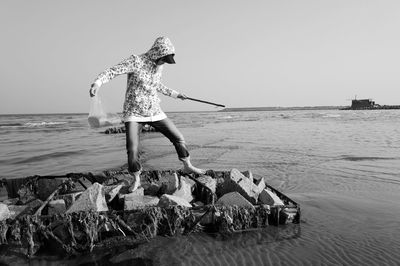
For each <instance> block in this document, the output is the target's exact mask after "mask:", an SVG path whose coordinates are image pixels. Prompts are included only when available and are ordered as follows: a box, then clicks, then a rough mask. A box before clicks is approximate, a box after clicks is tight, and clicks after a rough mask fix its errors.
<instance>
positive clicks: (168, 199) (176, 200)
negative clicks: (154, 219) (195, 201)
mask: <svg viewBox="0 0 400 266" xmlns="http://www.w3.org/2000/svg"><path fill="white" fill-rule="evenodd" d="M157 206H158V207H161V208H169V207H172V206H182V207H188V208H190V207H192V205H191V204H190V203H189V202H188V201H187V200H185V199H182V198H180V197H177V196H172V195H168V194H164V195H162V196H161V198H160V201H159V202H158V205H157Z"/></svg>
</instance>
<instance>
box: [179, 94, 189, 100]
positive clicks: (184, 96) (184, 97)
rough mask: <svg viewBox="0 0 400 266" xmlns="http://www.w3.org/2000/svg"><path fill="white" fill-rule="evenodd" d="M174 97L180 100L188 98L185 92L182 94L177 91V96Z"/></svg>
mask: <svg viewBox="0 0 400 266" xmlns="http://www.w3.org/2000/svg"><path fill="white" fill-rule="evenodd" d="M176 97H177V98H179V99H181V100H186V99H187V98H188V97H187V96H186V95H185V94H182V93H179V94H178V96H176Z"/></svg>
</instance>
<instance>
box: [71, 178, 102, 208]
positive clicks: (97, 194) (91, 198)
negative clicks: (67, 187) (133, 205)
mask: <svg viewBox="0 0 400 266" xmlns="http://www.w3.org/2000/svg"><path fill="white" fill-rule="evenodd" d="M91 210H92V211H97V212H101V211H108V207H107V203H106V199H105V194H104V187H103V186H102V185H100V184H99V183H94V184H93V185H92V186H90V187H89V188H88V189H86V190H85V191H84V192H83V193H82V195H81V196H80V197H79V198H78V199H77V200H76V201H75V202H74V203H73V204H72V206H71V207H70V208H69V209H68V210H67V213H72V212H79V211H91Z"/></svg>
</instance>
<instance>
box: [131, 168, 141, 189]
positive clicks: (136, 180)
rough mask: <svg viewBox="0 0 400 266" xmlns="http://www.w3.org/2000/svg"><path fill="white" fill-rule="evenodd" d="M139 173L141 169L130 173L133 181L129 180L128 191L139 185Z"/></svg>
mask: <svg viewBox="0 0 400 266" xmlns="http://www.w3.org/2000/svg"><path fill="white" fill-rule="evenodd" d="M140 173H141V171H138V172H134V173H130V174H131V175H132V178H133V182H131V184H130V187H129V189H128V190H129V192H133V191H135V190H136V189H137V188H138V187H139V186H140Z"/></svg>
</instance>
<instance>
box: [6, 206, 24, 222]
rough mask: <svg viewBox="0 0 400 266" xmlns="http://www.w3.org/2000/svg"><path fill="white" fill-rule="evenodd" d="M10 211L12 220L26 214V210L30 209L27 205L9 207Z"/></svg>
mask: <svg viewBox="0 0 400 266" xmlns="http://www.w3.org/2000/svg"><path fill="white" fill-rule="evenodd" d="M8 209H9V210H10V214H11V215H10V218H11V219H14V218H15V217H17V216H19V215H20V214H24V213H25V210H27V209H28V206H26V205H9V206H8Z"/></svg>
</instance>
